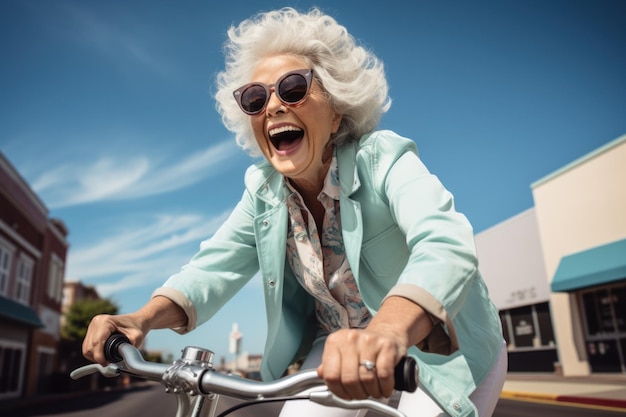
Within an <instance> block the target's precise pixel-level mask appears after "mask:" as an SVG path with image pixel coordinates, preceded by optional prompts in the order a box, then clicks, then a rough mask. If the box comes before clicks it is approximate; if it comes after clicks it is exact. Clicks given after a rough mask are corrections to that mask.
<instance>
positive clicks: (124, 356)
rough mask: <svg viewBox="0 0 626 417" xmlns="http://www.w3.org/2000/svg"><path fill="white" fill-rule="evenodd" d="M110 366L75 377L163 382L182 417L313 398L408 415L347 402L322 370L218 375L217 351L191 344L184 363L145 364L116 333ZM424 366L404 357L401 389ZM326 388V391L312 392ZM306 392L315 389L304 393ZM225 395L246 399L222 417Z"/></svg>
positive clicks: (398, 373) (398, 375)
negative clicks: (257, 376)
mask: <svg viewBox="0 0 626 417" xmlns="http://www.w3.org/2000/svg"><path fill="white" fill-rule="evenodd" d="M105 356H106V358H107V360H108V361H109V362H110V363H109V365H107V366H102V365H99V364H90V365H86V366H83V367H80V368H78V369H75V370H74V371H72V373H71V374H70V376H71V378H72V379H79V378H82V377H84V376H87V375H91V374H93V373H96V372H99V373H100V374H102V375H103V376H105V377H116V376H119V375H121V374H122V373H124V374H128V375H131V376H134V377H138V378H142V379H145V380H150V381H157V382H160V383H161V384H163V385H164V386H165V391H166V392H168V393H172V394H175V395H176V399H177V406H178V409H177V413H176V417H225V416H226V415H228V414H230V413H232V412H234V411H236V410H238V409H241V408H243V407H247V406H251V405H255V404H261V403H267V402H277V401H293V400H308V401H313V402H315V403H318V404H322V405H326V406H332V407H341V408H346V409H367V410H372V411H375V412H377V413H380V414H382V415H385V416H389V417H406V416H405V415H404V414H403V413H402V412H400V411H398V410H397V409H395V408H393V407H391V406H389V405H388V404H385V403H383V402H381V401H378V400H374V399H366V400H351V401H347V400H344V399H341V398H339V397H337V396H336V395H334V394H333V393H331V392H330V390H328V389H327V388H326V389H324V387H325V385H324V381H323V380H322V379H320V378H319V377H318V376H317V372H316V371H315V370H314V369H312V370H305V371H301V372H298V373H296V374H292V375H289V376H285V377H282V378H280V379H278V380H276V381H272V382H261V381H256V380H251V379H245V378H242V377H239V376H234V375H227V374H222V373H220V372H217V371H216V370H215V369H214V368H213V356H214V353H213V352H212V351H210V350H208V349H203V348H198V347H193V346H187V347H185V348H184V349H183V351H182V355H181V357H180V359H177V360H175V361H174V362H173V363H172V364H171V365H169V364H163V363H155V362H149V361H146V360H144V358H143V356H142V355H141V352H140V351H139V350H138V349H137V348H135V347H134V346H133V345H132V344H131V343H130V341H129V340H128V338H127V337H126V336H124V335H123V334H119V333H116V334H113V335H111V336H110V337H109V338H108V339H107V341H106V343H105ZM417 381H418V367H417V364H416V362H415V359H413V358H411V357H405V358H403V359H402V360H401V361H400V363H399V364H398V365H397V366H396V368H395V388H396V390H398V391H409V392H414V391H415V390H416V389H417ZM311 388H320V390H317V389H316V390H310V389H311ZM306 390H310V391H307V392H304V391H306ZM219 396H224V397H230V398H234V399H239V400H243V401H242V402H241V403H239V404H236V405H234V406H232V407H230V408H228V409H226V410H225V411H223V412H221V413H220V414H219V415H217V416H216V407H217V400H218V398H219Z"/></svg>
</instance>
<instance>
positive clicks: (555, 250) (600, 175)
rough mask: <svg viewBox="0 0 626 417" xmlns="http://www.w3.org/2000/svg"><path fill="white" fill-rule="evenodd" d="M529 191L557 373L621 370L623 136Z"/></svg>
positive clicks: (625, 301) (625, 215)
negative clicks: (542, 263)
mask: <svg viewBox="0 0 626 417" xmlns="http://www.w3.org/2000/svg"><path fill="white" fill-rule="evenodd" d="M532 191H533V197H534V200H535V210H536V213H537V223H538V227H539V234H540V237H541V243H542V248H543V255H544V260H545V268H546V275H547V277H548V280H549V281H550V283H551V287H552V290H553V293H552V296H551V299H550V301H551V304H552V312H553V319H554V323H555V324H556V325H555V329H556V338H557V340H558V351H559V358H560V363H561V366H562V367H563V372H564V374H565V375H588V374H589V373H595V372H623V373H626V135H624V136H622V137H620V138H618V139H616V140H614V141H612V142H610V143H608V144H607V145H605V146H603V147H601V148H599V149H597V150H596V151H595V152H592V153H591V154H589V155H587V156H585V157H583V158H581V159H579V160H577V161H574V162H572V163H571V164H569V165H567V166H565V167H563V168H562V169H560V170H559V171H557V172H555V173H553V174H552V175H549V176H547V177H545V178H543V179H541V180H539V181H537V182H535V183H534V184H532Z"/></svg>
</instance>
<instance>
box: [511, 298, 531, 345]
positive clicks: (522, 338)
mask: <svg viewBox="0 0 626 417" xmlns="http://www.w3.org/2000/svg"><path fill="white" fill-rule="evenodd" d="M511 321H512V324H513V337H514V338H515V346H517V347H533V346H534V345H535V343H534V339H535V326H534V324H533V315H532V308H531V306H526V307H520V308H515V309H512V310H511Z"/></svg>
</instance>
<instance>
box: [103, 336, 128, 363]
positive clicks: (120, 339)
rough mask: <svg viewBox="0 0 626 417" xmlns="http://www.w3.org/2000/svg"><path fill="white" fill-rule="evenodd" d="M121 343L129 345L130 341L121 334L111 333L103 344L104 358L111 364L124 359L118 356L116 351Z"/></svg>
mask: <svg viewBox="0 0 626 417" xmlns="http://www.w3.org/2000/svg"><path fill="white" fill-rule="evenodd" d="M122 343H128V344H131V343H130V340H129V339H128V338H127V337H126V336H125V335H124V334H122V333H113V334H112V335H111V336H109V338H108V339H107V340H106V342H104V356H105V357H106V358H107V360H108V361H109V362H111V363H116V362H121V361H122V360H123V359H124V358H122V356H121V355H120V353H119V351H118V349H119V347H120V345H121V344H122Z"/></svg>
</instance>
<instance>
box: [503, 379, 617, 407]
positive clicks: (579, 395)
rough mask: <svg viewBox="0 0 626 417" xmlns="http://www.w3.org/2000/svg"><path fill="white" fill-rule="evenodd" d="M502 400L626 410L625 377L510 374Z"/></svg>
mask: <svg viewBox="0 0 626 417" xmlns="http://www.w3.org/2000/svg"><path fill="white" fill-rule="evenodd" d="M501 397H502V398H510V399H516V398H517V399H528V400H546V401H561V402H569V403H576V404H587V405H596V406H604V407H612V408H621V409H623V410H624V411H626V376H625V375H621V374H620V375H608V374H607V375H593V376H588V377H564V376H559V375H552V374H530V373H528V374H517V373H515V374H509V375H508V376H507V379H506V382H505V383H504V389H503V390H502V395H501Z"/></svg>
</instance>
